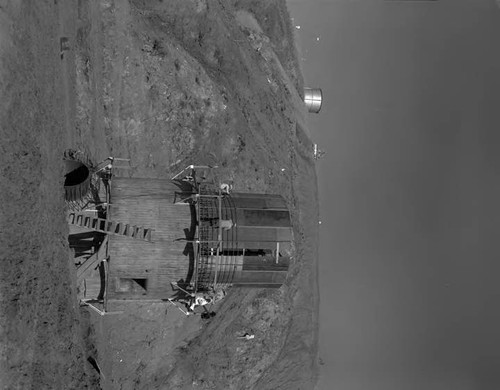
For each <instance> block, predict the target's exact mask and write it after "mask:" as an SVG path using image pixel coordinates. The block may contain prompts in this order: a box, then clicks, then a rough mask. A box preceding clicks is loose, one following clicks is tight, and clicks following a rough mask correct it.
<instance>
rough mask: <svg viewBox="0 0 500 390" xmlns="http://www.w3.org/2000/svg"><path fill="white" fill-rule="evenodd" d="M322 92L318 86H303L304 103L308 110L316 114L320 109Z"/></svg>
mask: <svg viewBox="0 0 500 390" xmlns="http://www.w3.org/2000/svg"><path fill="white" fill-rule="evenodd" d="M322 99H323V93H322V92H321V89H320V88H304V103H305V104H306V107H307V109H308V110H309V112H313V113H315V114H317V113H318V112H319V111H320V110H321V101H322Z"/></svg>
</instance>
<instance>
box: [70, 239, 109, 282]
mask: <svg viewBox="0 0 500 390" xmlns="http://www.w3.org/2000/svg"><path fill="white" fill-rule="evenodd" d="M107 246H108V236H106V237H105V238H104V241H103V242H102V244H101V246H100V247H99V250H98V251H97V252H96V253H94V254H93V255H92V256H90V257H89V258H88V259H87V260H85V261H84V262H83V263H82V264H81V265H80V266H79V267H78V268H77V270H76V278H77V280H78V283H80V280H81V279H82V278H85V276H86V274H87V273H88V271H89V270H90V271H91V270H92V269H93V268H95V266H96V265H97V264H98V263H99V262H100V261H101V260H103V259H104V258H105V257H106V248H107Z"/></svg>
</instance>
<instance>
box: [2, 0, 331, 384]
mask: <svg viewBox="0 0 500 390" xmlns="http://www.w3.org/2000/svg"><path fill="white" fill-rule="evenodd" d="M0 29H1V32H2V35H1V38H2V39H1V40H0V54H1V59H2V62H1V63H0V72H1V74H2V89H1V91H2V96H1V99H0V101H1V102H2V103H1V104H0V120H1V123H2V127H1V139H2V141H1V143H0V145H1V147H2V149H1V153H0V159H1V166H2V175H1V179H2V185H1V186H0V187H1V189H0V196H1V197H0V200H1V202H2V218H1V219H0V221H1V223H2V229H1V232H2V233H1V236H0V238H1V241H0V242H1V244H2V248H4V250H3V253H2V263H3V266H2V268H1V271H0V292H1V295H0V297H1V301H0V305H1V307H0V309H1V311H2V316H1V318H0V330H1V334H2V343H1V345H2V347H1V350H0V356H1V357H2V359H1V362H2V363H1V367H0V379H1V380H0V383H1V384H2V386H4V387H5V388H23V389H24V388H40V389H45V388H47V389H59V388H61V389H66V388H74V389H79V388H82V389H83V388H87V389H88V388H92V389H93V388H95V389H99V388H101V389H148V390H149V389H166V388H168V389H196V388H199V389H225V388H227V389H287V390H288V389H309V388H313V387H314V383H315V382H316V379H317V372H318V371H317V370H318V356H317V337H318V299H319V297H318V290H317V246H318V245H317V240H318V219H319V218H318V195H317V182H316V170H315V164H316V160H317V158H319V157H321V154H322V153H323V152H322V151H321V150H320V149H319V148H318V146H317V145H316V144H314V142H313V141H312V140H311V137H310V134H309V132H308V129H307V117H308V115H314V113H315V112H319V109H320V108H321V98H322V96H321V91H320V90H317V89H305V86H304V83H303V79H302V75H301V70H300V66H299V64H298V60H297V51H296V47H295V41H294V35H293V34H294V33H293V26H292V24H291V21H290V15H289V14H288V11H287V7H286V3H285V1H284V0H273V1H266V2H260V1H252V0H244V1H236V0H235V1H229V2H228V1H184V0H183V1H181V0H179V1H177V0H175V1H174V0H169V1H163V2H162V1H159V2H143V1H140V0H127V1H104V0H102V1H76V0H74V1H67V2H62V1H49V0H47V1H36V2H34V1H21V2H18V3H15V4H14V3H8V4H6V5H5V6H3V7H0Z"/></svg>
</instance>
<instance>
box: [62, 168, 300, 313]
mask: <svg viewBox="0 0 500 390" xmlns="http://www.w3.org/2000/svg"><path fill="white" fill-rule="evenodd" d="M106 164H107V163H106ZM107 166H111V168H110V169H104V170H103V168H98V167H96V169H94V170H93V171H94V173H93V174H94V175H97V176H98V177H99V179H100V181H101V184H102V185H101V186H100V187H99V193H96V194H94V197H93V200H92V201H91V202H89V204H88V205H87V206H85V207H84V208H82V209H81V210H79V211H75V210H71V211H70V212H69V214H68V222H69V224H70V236H69V242H70V247H71V248H73V250H74V251H75V264H77V276H78V277H79V286H80V292H81V298H82V299H83V301H84V302H97V303H99V304H100V310H101V311H103V312H104V311H110V310H111V311H113V310H114V309H113V308H114V306H115V304H118V305H117V306H119V305H121V304H123V302H125V301H131V300H132V301H133V300H167V299H169V298H171V297H174V296H175V295H176V294H178V293H179V289H178V288H176V287H177V286H179V287H181V290H183V289H187V290H189V291H192V292H197V291H201V292H203V291H209V290H210V291H214V290H216V289H217V288H227V287H231V286H232V287H240V286H243V287H280V286H281V285H282V283H283V282H284V281H285V279H286V276H287V271H288V266H289V262H290V257H291V252H292V245H293V244H292V242H293V235H292V228H291V223H290V215H289V211H288V209H287V206H286V203H285V201H284V199H283V198H282V197H281V196H279V195H270V194H248V193H233V192H231V193H229V192H228V191H222V190H221V186H220V184H216V183H211V182H207V181H205V180H198V178H197V170H198V169H211V167H206V166H205V167H195V166H189V167H187V168H186V169H185V170H183V171H182V172H181V173H179V174H178V175H176V176H175V177H174V178H172V179H171V180H168V179H149V178H126V177H116V176H115V175H114V174H113V167H112V164H107V165H105V168H106V167H107Z"/></svg>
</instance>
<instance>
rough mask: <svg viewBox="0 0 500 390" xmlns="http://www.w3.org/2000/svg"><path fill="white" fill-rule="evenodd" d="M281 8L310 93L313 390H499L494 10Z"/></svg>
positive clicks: (498, 50) (483, 1)
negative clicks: (315, 217) (316, 109)
mask: <svg viewBox="0 0 500 390" xmlns="http://www.w3.org/2000/svg"><path fill="white" fill-rule="evenodd" d="M288 4H289V9H290V11H291V14H292V17H293V18H294V24H295V25H296V26H300V29H297V30H296V32H297V35H298V43H299V46H300V50H301V54H300V56H301V58H302V60H301V61H302V66H303V73H304V77H305V82H306V85H307V86H309V87H313V88H322V90H323V106H322V110H321V112H320V113H319V114H310V116H309V118H308V121H309V123H308V124H309V128H310V131H311V134H312V138H313V140H314V141H315V142H317V143H318V144H319V146H320V148H321V149H324V150H325V151H326V155H325V157H324V158H323V159H321V160H320V161H318V163H317V170H318V177H319V190H320V215H321V221H322V224H321V227H320V242H321V244H320V263H319V271H320V272H319V275H320V279H319V288H320V294H321V297H320V357H321V360H322V362H323V365H321V366H320V370H321V371H320V380H319V383H318V387H317V389H318V390H326V389H328V390H330V389H335V390H337V389H338V390H392V389H395V390H406V389H411V390H413V389H415V390H417V389H418V390H421V389H427V390H434V389H435V390H441V389H452V390H469V389H474V390H475V389H479V390H482V389H485V390H490V389H491V390H493V389H500V313H499V307H500V304H499V301H500V283H499V281H498V279H499V277H500V261H499V251H500V249H499V243H500V234H499V232H500V230H499V226H500V213H499V211H500V206H499V203H500V180H499V179H500V153H498V152H497V150H498V148H499V146H500V9H499V7H498V4H497V2H496V1H495V0H438V1H433V2H425V1H420V2H418V1H383V0H288ZM318 38H319V40H318Z"/></svg>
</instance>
